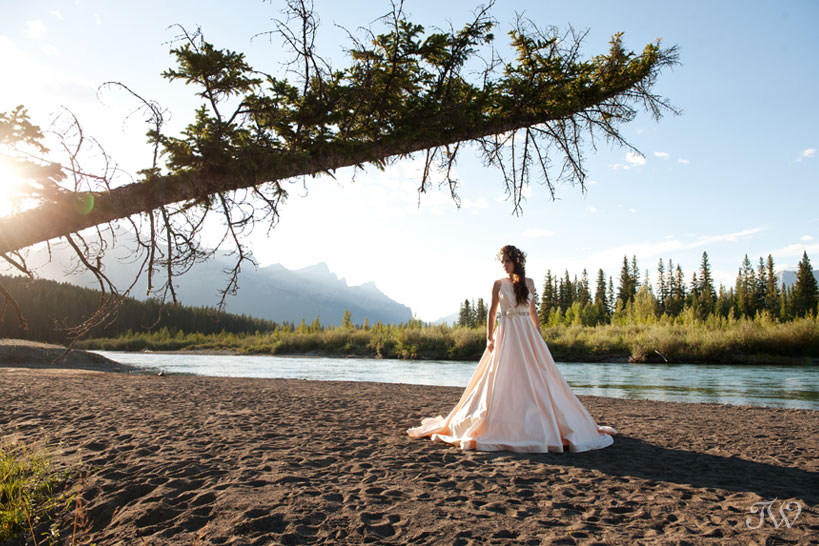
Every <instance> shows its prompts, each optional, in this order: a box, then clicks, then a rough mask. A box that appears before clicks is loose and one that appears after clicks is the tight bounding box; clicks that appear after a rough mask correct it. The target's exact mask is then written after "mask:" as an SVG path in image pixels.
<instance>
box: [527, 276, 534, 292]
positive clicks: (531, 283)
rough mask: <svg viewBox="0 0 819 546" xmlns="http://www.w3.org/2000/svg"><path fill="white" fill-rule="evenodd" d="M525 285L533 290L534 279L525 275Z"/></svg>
mask: <svg viewBox="0 0 819 546" xmlns="http://www.w3.org/2000/svg"><path fill="white" fill-rule="evenodd" d="M526 286H528V287H529V289H530V290H534V289H535V281H533V280H532V279H530V278H529V277H526Z"/></svg>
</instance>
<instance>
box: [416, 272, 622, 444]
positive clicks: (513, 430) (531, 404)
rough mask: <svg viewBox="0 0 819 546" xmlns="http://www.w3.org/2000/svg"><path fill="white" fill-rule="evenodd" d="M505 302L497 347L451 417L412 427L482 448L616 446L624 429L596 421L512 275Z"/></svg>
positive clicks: (504, 284)
mask: <svg viewBox="0 0 819 546" xmlns="http://www.w3.org/2000/svg"><path fill="white" fill-rule="evenodd" d="M531 299H532V294H531V293H530V294H529V300H530V301H531ZM498 302H499V304H500V312H501V318H500V320H499V322H498V325H497V328H496V330H495V348H494V350H493V351H490V350H489V349H488V348H487V349H486V350H485V351H484V353H483V356H481V360H480V362H478V367H477V368H476V369H475V372H474V373H473V374H472V378H471V379H470V380H469V385H467V387H466V390H465V391H464V393H463V395H461V399H460V400H459V401H458V403H457V404H456V405H455V408H454V409H453V410H452V411H451V412H450V413H449V415H447V416H446V417H445V418H444V417H442V416H440V415H439V416H438V417H427V418H426V419H423V420H422V421H421V426H418V427H415V428H411V429H408V430H407V433H408V434H409V435H410V436H413V437H415V438H422V437H425V436H429V437H430V438H431V439H432V440H438V441H443V442H447V443H450V444H453V445H456V446H458V447H460V448H461V449H476V450H479V451H517V452H529V453H545V452H548V451H554V452H558V453H562V452H563V451H564V448H565V447H568V449H569V451H571V452H580V451H589V450H592V449H600V448H604V447H607V446H610V445H611V444H612V443H613V442H614V440H613V439H612V436H613V435H615V434H617V431H616V430H614V429H613V428H611V427H604V426H598V425H597V424H595V422H594V419H592V417H591V415H589V412H588V411H587V410H586V408H585V407H583V404H581V403H580V400H578V399H577V396H575V394H574V393H573V392H572V389H571V388H570V387H569V384H568V383H566V380H565V379H563V376H562V375H561V373H560V371H559V370H558V369H557V366H555V362H554V359H553V358H552V355H551V353H550V352H549V348H548V347H547V346H546V342H545V341H543V337H542V335H541V333H540V331H538V329H537V328H536V327H535V325H534V324H533V323H532V320H531V319H530V318H529V303H525V304H521V305H516V300H515V291H514V287H513V284H512V281H511V280H509V279H503V280H502V281H501V286H500V292H499V294H498Z"/></svg>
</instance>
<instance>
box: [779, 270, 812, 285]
mask: <svg viewBox="0 0 819 546" xmlns="http://www.w3.org/2000/svg"><path fill="white" fill-rule="evenodd" d="M813 276H814V277H816V279H817V280H819V269H814V270H813ZM776 284H777V286H780V287H781V286H782V285H783V284H784V285H785V286H787V287H791V286H793V285H794V284H796V271H788V270H787V269H784V270H782V271H780V272H779V273H777V274H776Z"/></svg>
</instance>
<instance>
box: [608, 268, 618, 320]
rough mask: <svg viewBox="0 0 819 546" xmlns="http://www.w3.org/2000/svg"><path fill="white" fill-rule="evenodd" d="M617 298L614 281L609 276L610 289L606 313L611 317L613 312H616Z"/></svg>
mask: <svg viewBox="0 0 819 546" xmlns="http://www.w3.org/2000/svg"><path fill="white" fill-rule="evenodd" d="M615 302H616V300H615V299H614V281H613V280H612V278H611V277H609V290H608V293H607V294H606V315H608V317H609V319H611V314H612V313H614V307H615Z"/></svg>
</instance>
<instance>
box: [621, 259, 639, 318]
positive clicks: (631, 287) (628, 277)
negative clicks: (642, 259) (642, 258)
mask: <svg viewBox="0 0 819 546" xmlns="http://www.w3.org/2000/svg"><path fill="white" fill-rule="evenodd" d="M636 267H637V258H636V256H635V257H634V258H633V259H632V266H631V267H629V264H628V258H627V257H626V256H623V267H622V268H621V269H620V287H619V288H618V290H617V301H618V302H622V305H623V307H624V308H625V306H626V304H627V303H628V302H630V301H632V300H634V296H636V295H637V276H638V275H639V274H640V272H639V271H637V270H636Z"/></svg>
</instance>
